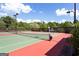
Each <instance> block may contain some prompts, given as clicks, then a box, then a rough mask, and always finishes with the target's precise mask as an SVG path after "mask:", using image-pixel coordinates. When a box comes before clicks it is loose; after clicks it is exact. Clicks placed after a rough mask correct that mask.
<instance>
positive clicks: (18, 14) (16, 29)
mask: <svg viewBox="0 0 79 59" xmlns="http://www.w3.org/2000/svg"><path fill="white" fill-rule="evenodd" d="M18 15H19V14H18V13H16V14H15V15H13V16H14V17H15V20H16V26H15V29H16V34H17V16H18Z"/></svg>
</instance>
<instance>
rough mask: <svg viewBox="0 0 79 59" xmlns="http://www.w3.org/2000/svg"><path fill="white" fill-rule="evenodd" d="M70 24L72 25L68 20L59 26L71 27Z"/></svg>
mask: <svg viewBox="0 0 79 59" xmlns="http://www.w3.org/2000/svg"><path fill="white" fill-rule="evenodd" d="M72 26H73V24H72V23H71V22H68V21H66V22H64V23H61V24H60V27H72Z"/></svg>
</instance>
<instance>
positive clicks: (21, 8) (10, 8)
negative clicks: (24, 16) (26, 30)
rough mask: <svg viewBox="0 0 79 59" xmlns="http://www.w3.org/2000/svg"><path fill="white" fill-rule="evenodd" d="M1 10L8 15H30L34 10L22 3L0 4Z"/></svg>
mask: <svg viewBox="0 0 79 59" xmlns="http://www.w3.org/2000/svg"><path fill="white" fill-rule="evenodd" d="M0 7H1V8H0V10H1V11H3V12H6V13H20V12H23V13H29V12H31V11H32V8H31V7H30V6H29V5H24V4H22V3H4V4H0Z"/></svg>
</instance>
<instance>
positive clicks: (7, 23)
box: [0, 16, 79, 31]
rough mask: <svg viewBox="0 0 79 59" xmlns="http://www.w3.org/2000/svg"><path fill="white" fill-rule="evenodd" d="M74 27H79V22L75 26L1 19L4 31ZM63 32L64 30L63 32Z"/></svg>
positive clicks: (7, 18)
mask: <svg viewBox="0 0 79 59" xmlns="http://www.w3.org/2000/svg"><path fill="white" fill-rule="evenodd" d="M74 25H77V26H79V22H77V23H76V24H73V23H72V22H68V21H66V22H63V23H57V22H48V23H45V22H31V23H27V22H17V20H16V19H15V18H13V17H10V16H2V17H0V29H2V30H16V29H17V30H35V31H47V29H48V27H50V28H53V27H73V26H74ZM62 31H63V30H62Z"/></svg>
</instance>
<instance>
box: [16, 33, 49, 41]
mask: <svg viewBox="0 0 79 59" xmlns="http://www.w3.org/2000/svg"><path fill="white" fill-rule="evenodd" d="M17 35H22V36H26V37H31V38H35V39H40V40H48V39H49V34H48V33H38V32H36V33H34V32H19V33H17Z"/></svg>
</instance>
